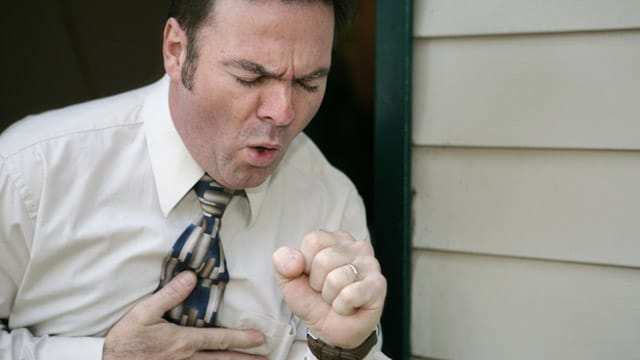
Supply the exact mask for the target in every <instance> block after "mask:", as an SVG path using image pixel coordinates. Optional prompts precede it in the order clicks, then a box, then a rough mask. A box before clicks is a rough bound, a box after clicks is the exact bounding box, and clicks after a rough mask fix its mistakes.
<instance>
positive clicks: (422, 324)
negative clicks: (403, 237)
mask: <svg viewBox="0 0 640 360" xmlns="http://www.w3.org/2000/svg"><path fill="white" fill-rule="evenodd" d="M413 52H414V59H413V60H414V65H413V66H414V70H413V71H414V77H413V82H414V85H413V86H414V88H413V166H412V172H413V179H412V182H413V187H414V190H415V196H414V202H413V212H414V214H413V216H414V219H413V221H414V229H413V273H412V278H413V283H412V319H411V337H412V341H411V343H412V345H411V352H412V354H413V356H414V357H415V358H416V359H418V358H428V359H640V346H638V344H639V341H640V185H638V184H640V1H638V0H632V1H628V0H610V1H600V0H540V1H525V0H481V1H473V2H470V1H464V0H414V50H413Z"/></svg>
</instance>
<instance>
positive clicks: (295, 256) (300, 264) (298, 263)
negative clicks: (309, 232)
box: [271, 246, 304, 287]
mask: <svg viewBox="0 0 640 360" xmlns="http://www.w3.org/2000/svg"><path fill="white" fill-rule="evenodd" d="M271 259H272V261H273V267H274V269H275V270H276V279H277V280H278V284H280V287H283V286H284V285H286V283H288V282H289V281H291V280H293V279H295V278H297V277H299V276H300V275H302V274H303V273H304V256H303V255H302V253H301V252H300V251H299V250H296V249H293V248H290V247H288V246H283V247H281V248H279V249H278V250H276V251H275V252H274V253H273V256H272V258H271Z"/></svg>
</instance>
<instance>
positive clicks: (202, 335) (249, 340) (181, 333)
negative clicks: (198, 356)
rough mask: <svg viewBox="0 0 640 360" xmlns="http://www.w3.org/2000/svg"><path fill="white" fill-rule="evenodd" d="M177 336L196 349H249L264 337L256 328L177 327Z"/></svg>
mask: <svg viewBox="0 0 640 360" xmlns="http://www.w3.org/2000/svg"><path fill="white" fill-rule="evenodd" d="M177 329H178V330H176V331H177V334H176V335H177V336H178V337H181V338H183V339H184V340H185V341H186V342H188V343H189V346H191V347H192V348H194V349H196V351H207V350H228V349H249V348H253V347H256V346H260V345H262V344H264V342H265V337H264V335H263V334H262V333H261V332H260V331H258V330H239V329H226V328H195V327H186V326H185V327H182V326H180V327H177Z"/></svg>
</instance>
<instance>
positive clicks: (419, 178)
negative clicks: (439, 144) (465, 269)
mask: <svg viewBox="0 0 640 360" xmlns="http://www.w3.org/2000/svg"><path fill="white" fill-rule="evenodd" d="M412 176H413V179H412V181H413V187H414V191H415V196H414V201H413V211H414V239H413V244H414V246H415V247H418V248H424V249H441V250H446V251H461V252H472V253H486V254H499V255H507V256H516V257H531V258H542V259H554V260H564V261H575V262H586V263H596V264H611V265H617V266H631V267H640V190H639V185H638V184H640V153H639V152H616V151H611V152H597V151H557V150H522V149H470V148H415V149H414V151H413V175H412ZM639 281H640V280H639Z"/></svg>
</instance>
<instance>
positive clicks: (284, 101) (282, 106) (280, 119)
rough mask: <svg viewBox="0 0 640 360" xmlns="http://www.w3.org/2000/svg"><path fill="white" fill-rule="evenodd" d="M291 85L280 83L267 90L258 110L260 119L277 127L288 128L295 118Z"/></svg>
mask: <svg viewBox="0 0 640 360" xmlns="http://www.w3.org/2000/svg"><path fill="white" fill-rule="evenodd" d="M292 91H293V89H292V86H291V84H289V83H286V82H280V83H276V84H273V86H270V87H269V88H267V89H265V90H264V92H263V94H262V97H261V101H260V107H259V108H258V117H260V119H261V120H264V121H271V122H273V123H274V124H275V125H276V126H287V125H289V124H291V122H292V121H293V119H294V118H295V111H294V110H293V92H292Z"/></svg>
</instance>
